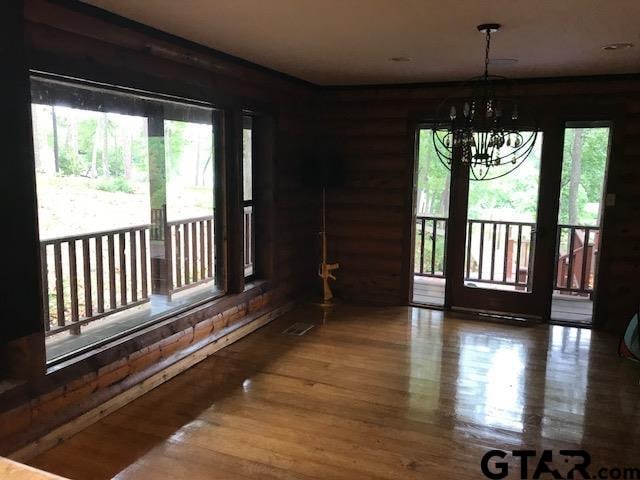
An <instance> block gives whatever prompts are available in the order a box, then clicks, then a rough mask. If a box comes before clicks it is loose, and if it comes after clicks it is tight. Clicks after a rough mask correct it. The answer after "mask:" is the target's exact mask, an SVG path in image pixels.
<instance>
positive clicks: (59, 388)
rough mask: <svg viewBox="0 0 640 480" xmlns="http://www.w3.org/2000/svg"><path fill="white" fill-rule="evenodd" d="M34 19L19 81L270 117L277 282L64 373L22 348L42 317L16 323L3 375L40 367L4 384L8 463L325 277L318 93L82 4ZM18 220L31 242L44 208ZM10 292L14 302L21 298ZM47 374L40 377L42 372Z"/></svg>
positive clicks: (17, 60)
mask: <svg viewBox="0 0 640 480" xmlns="http://www.w3.org/2000/svg"><path fill="white" fill-rule="evenodd" d="M19 3H20V2H15V4H16V5H18V4H19ZM12 4H13V2H12ZM13 13H15V15H14V16H13V18H11V19H10V20H11V21H12V22H13V24H14V25H19V26H20V29H13V30H11V32H10V33H11V35H13V37H12V41H13V42H19V39H20V38H21V36H22V32H20V31H18V30H21V29H22V26H23V25H22V22H21V21H20V19H21V17H22V9H20V10H18V9H16V11H15V12H13ZM8 17H9V16H7V18H8ZM24 17H25V21H24V36H25V39H26V52H27V55H26V60H25V58H24V55H22V56H20V55H17V54H13V56H12V57H11V58H10V60H11V61H12V65H13V66H15V67H16V68H15V71H16V72H20V71H21V70H20V66H21V63H23V64H24V63H26V65H27V66H28V68H30V69H32V70H36V71H44V72H49V73H55V74H60V75H66V76H70V77H75V78H81V79H86V80H93V81H98V82H103V83H107V84H113V85H118V86H124V87H131V88H135V89H139V90H144V91H150V92H157V93H161V94H170V95H176V96H180V97H184V98H188V99H194V100H202V101H206V102H209V103H211V104H213V105H214V106H216V107H218V108H221V109H224V110H225V112H230V113H231V114H232V115H233V116H234V117H233V118H236V119H238V120H239V119H240V116H241V114H242V111H243V110H250V111H255V112H265V113H267V114H268V118H269V120H268V121H267V124H268V128H269V130H270V131H271V132H273V135H272V138H271V139H267V138H262V139H261V140H259V141H258V143H259V144H261V145H262V144H264V143H267V144H268V145H263V146H264V147H265V149H266V150H268V151H270V152H272V156H273V158H272V159H271V162H270V165H271V167H269V166H265V168H264V169H263V168H262V166H260V165H259V166H258V167H257V170H258V171H260V172H263V171H264V172H268V174H267V177H269V178H270V182H269V183H268V184H266V185H265V184H260V188H259V193H258V195H259V196H260V198H263V199H270V200H271V207H270V208H268V209H267V211H266V213H267V216H268V219H265V218H261V219H259V220H258V221H259V222H262V224H263V225H264V226H265V231H267V232H268V233H266V234H265V235H264V239H263V244H264V245H268V247H269V248H268V251H269V258H264V257H262V258H261V259H259V261H260V262H262V263H263V264H264V265H265V268H264V271H268V272H269V278H268V279H267V280H266V281H263V282H257V283H256V286H253V287H251V286H247V287H246V288H245V289H244V290H242V288H240V291H238V289H234V288H232V287H231V286H230V292H231V293H230V294H229V295H227V296H226V297H223V298H222V299H221V300H218V301H215V302H211V303H209V304H205V305H203V306H200V307H197V308H194V309H193V310H191V311H189V312H187V313H185V314H182V315H179V316H178V317H174V318H173V319H171V321H170V322H161V323H160V324H158V325H156V326H155V327H154V328H152V329H150V330H149V331H143V332H142V334H140V335H139V336H138V337H136V338H132V339H129V340H128V341H123V342H120V343H118V344H116V345H113V346H107V348H106V349H101V351H99V352H97V355H94V356H89V357H87V358H84V359H82V360H81V361H76V362H75V363H70V364H69V365H63V368H58V367H56V369H55V371H49V372H48V373H46V372H45V368H44V358H43V353H42V352H41V351H38V352H36V351H34V350H30V349H29V348H28V345H29V343H26V342H23V341H22V339H23V338H28V341H29V342H30V344H31V345H32V346H36V347H39V348H40V350H42V348H43V346H44V336H43V327H42V320H41V318H40V315H38V314H37V313H36V312H33V311H27V310H26V309H23V311H22V313H23V314H24V316H25V317H26V316H28V317H29V318H26V319H25V321H24V323H23V324H16V325H18V326H21V328H13V327H12V328H10V329H8V330H7V332H6V335H5V332H4V330H3V337H5V338H3V340H5V339H6V340H9V341H10V343H12V344H14V345H15V344H17V345H19V346H18V348H14V350H17V351H18V355H17V356H16V355H15V354H14V355H12V358H9V359H4V358H3V362H6V363H3V366H7V365H10V364H16V365H17V364H19V363H20V362H21V360H23V361H26V362H27V363H31V364H33V365H35V368H34V369H33V370H31V371H29V372H16V371H13V372H11V373H13V374H17V375H18V376H20V377H21V378H23V379H24V378H27V379H28V380H27V381H18V382H16V383H15V385H13V384H8V385H7V384H6V383H0V387H1V388H0V432H1V433H0V455H6V454H9V453H10V452H14V451H16V450H17V449H20V448H22V447H24V446H25V445H28V444H29V443H30V442H33V441H34V440H36V439H38V438H41V437H42V436H43V435H46V434H47V433H48V432H50V431H52V430H53V429H55V428H57V427H60V426H62V425H64V424H66V423H68V422H72V423H73V421H74V419H76V418H78V417H79V416H80V415H82V414H84V413H85V412H90V411H92V409H96V408H97V407H98V406H100V405H102V404H104V403H105V402H109V401H110V400H113V399H114V398H116V397H117V396H118V395H121V394H122V393H123V392H126V391H127V390H128V389H135V388H143V387H141V386H144V385H145V384H146V385H149V384H150V383H149V382H151V384H154V383H153V382H156V383H157V382H162V381H164V380H165V379H166V378H170V376H171V375H169V376H167V375H165V374H164V373H163V370H165V369H166V370H167V371H170V370H169V369H171V368H172V365H180V364H181V363H180V362H182V364H183V365H188V364H189V362H192V361H194V359H196V360H197V359H202V358H204V356H203V355H206V354H207V353H206V352H209V353H211V352H212V351H214V350H212V349H215V348H219V346H220V345H222V344H224V343H225V342H228V341H231V340H230V339H235V338H238V336H239V335H244V334H247V333H249V332H250V331H251V330H252V329H254V328H257V327H258V326H259V325H261V324H263V323H264V322H265V321H268V320H269V319H270V318H273V315H275V314H277V313H278V312H282V311H284V310H286V308H288V305H290V304H291V301H292V300H293V299H295V298H297V296H298V294H299V293H300V292H301V291H304V290H306V289H307V287H308V285H309V280H313V278H314V272H315V265H314V264H315V260H314V259H313V258H312V257H311V256H309V254H308V251H307V249H308V246H309V245H313V244H314V242H316V232H317V225H316V221H317V218H318V216H317V215H316V214H314V213H313V212H314V209H317V202H316V201H315V199H313V198H311V196H310V195H309V194H308V193H307V191H306V189H305V188H304V187H303V186H302V184H301V181H300V175H299V171H300V161H301V159H302V157H303V147H304V145H305V137H306V130H305V129H306V127H307V125H308V124H309V122H308V121H307V116H308V114H309V109H308V103H309V100H310V96H311V95H312V93H313V90H312V88H311V87H310V86H309V85H308V84H306V83H305V82H302V81H300V80H296V79H293V78H289V77H287V76H286V75H282V74H279V73H277V72H273V71H270V70H268V69H265V68H262V67H258V66H256V65H252V64H249V63H248V62H244V61H242V60H239V59H234V58H231V57H230V56H228V55H224V54H220V53H218V52H215V51H212V50H210V49H207V48H204V47H201V46H199V45H195V44H192V43H190V42H187V41H184V40H182V39H178V38H175V37H172V36H170V35H168V34H165V33H163V32H158V31H155V30H153V29H150V28H147V27H144V26H141V25H138V24H135V23H134V22H129V21H128V20H126V19H122V18H120V17H116V16H112V15H110V14H106V12H102V11H98V10H97V9H93V7H89V6H84V5H82V4H79V3H76V2H62V1H54V2H50V1H46V0H26V1H25V5H24ZM8 21H9V20H8ZM7 32H9V31H8V30H7ZM6 43H7V44H9V43H11V42H6ZM17 51H19V49H17ZM19 53H21V54H22V53H24V52H21V51H20V52H19ZM5 83H6V87H7V88H5V89H3V92H7V96H8V98H10V99H11V100H13V99H14V98H17V99H18V100H19V101H18V102H15V103H16V112H17V113H20V112H23V113H24V112H25V110H26V109H28V93H27V92H28V80H27V78H26V75H24V76H20V78H18V79H17V80H16V79H14V78H11V82H9V80H7V79H6V78H5ZM3 86H4V84H3ZM9 87H11V88H9ZM15 92H19V93H18V94H17V95H16V93H15ZM23 100H24V102H23V103H24V105H23V104H22V103H21V102H22V101H23ZM25 106H26V108H25ZM24 116H25V122H22V123H17V125H19V126H20V127H19V128H22V130H26V131H29V123H28V122H29V119H28V115H26V114H25V115H24ZM14 118H21V117H19V116H18V117H14ZM14 138H15V137H14ZM12 141H14V139H12ZM30 142H31V139H30V138H28V139H26V141H25V142H21V143H16V145H18V149H20V148H23V149H25V151H24V152H22V151H20V152H18V153H19V154H20V155H21V157H20V158H23V159H24V162H14V163H16V164H17V165H22V166H23V167H24V168H21V169H17V171H16V173H15V175H13V176H12V180H11V181H12V184H13V185H17V186H21V188H22V187H24V188H25V189H26V190H27V192H28V195H27V194H25V193H24V192H22V191H20V192H18V191H16V192H13V194H15V196H14V197H12V201H11V203H16V198H20V199H23V198H24V197H27V198H33V192H34V191H35V185H34V183H33V182H34V176H33V175H34V172H33V157H32V155H33V153H32V152H31V154H29V149H30V147H29V144H30ZM27 167H28V168H27ZM270 169H271V170H270ZM18 170H19V171H18ZM13 213H14V216H15V217H16V222H18V221H19V222H22V223H24V224H26V225H24V228H23V229H22V230H24V231H28V232H30V234H33V233H34V232H37V219H36V218H35V215H34V211H33V209H29V208H26V206H25V208H23V209H15V210H13ZM17 234H19V230H16V235H17ZM25 235H26V234H25ZM32 236H33V235H32ZM23 238H24V236H23ZM14 244H15V247H14V249H13V251H12V255H13V258H16V259H20V258H24V259H26V261H24V262H21V264H22V265H23V267H24V266H25V265H26V266H29V263H28V262H29V261H30V260H32V259H33V260H35V259H37V258H38V254H37V246H36V247H35V248H34V242H32V241H27V242H24V241H23V242H14ZM36 268H37V267H36ZM34 273H35V269H34ZM14 277H15V278H17V277H16V276H14ZM26 280H28V279H26ZM33 280H34V281H33V282H32V284H31V285H33V286H34V287H33V288H29V289H25V283H22V284H21V285H19V287H11V288H13V290H16V292H17V291H18V290H20V291H23V290H28V292H30V293H28V294H27V293H24V295H23V296H25V297H26V296H29V297H30V299H29V300H27V299H26V298H25V299H24V302H26V304H27V305H29V306H33V307H34V309H37V308H36V307H37V305H39V304H40V302H39V301H37V299H36V298H35V297H36V296H37V294H36V293H34V292H37V291H38V290H39V289H38V288H36V287H35V285H37V284H38V280H37V279H36V278H33ZM241 283H242V281H241ZM16 285H18V284H16ZM241 287H242V285H241ZM10 291H11V290H7V291H6V292H5V293H7V294H8V295H11V294H10ZM17 298H18V301H17V302H15V301H14V300H11V305H17V304H20V301H21V300H20V299H21V298H22V296H18V297H17ZM274 312H275V313H274ZM14 317H15V318H16V319H17V318H18V317H17V316H14ZM5 318H6V317H5ZM27 320H29V321H28V322H27ZM5 326H9V324H8V323H7V322H6V321H5V322H3V328H4V327H5ZM22 326H25V328H22ZM216 344H217V345H218V346H216ZM2 350H4V348H3V349H2ZM8 350H9V349H7V351H8ZM198 351H201V352H205V353H204V354H203V353H197V352H198ZM36 353H37V355H36ZM185 362H186V363H185ZM38 365H41V368H37V366H38ZM173 368H174V374H175V373H177V372H178V370H179V369H178V370H176V368H177V367H173ZM5 375H6V372H5ZM154 376H155V377H154ZM154 378H155V380H154ZM143 389H144V388H143ZM91 415H93V414H91ZM54 441H55V440H54Z"/></svg>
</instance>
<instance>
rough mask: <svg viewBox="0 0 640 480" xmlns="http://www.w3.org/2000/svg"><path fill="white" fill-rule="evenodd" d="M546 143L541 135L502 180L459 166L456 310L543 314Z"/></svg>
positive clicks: (454, 232) (454, 227)
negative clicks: (539, 283) (539, 273)
mask: <svg viewBox="0 0 640 480" xmlns="http://www.w3.org/2000/svg"><path fill="white" fill-rule="evenodd" d="M543 139H544V133H543V132H539V133H538V135H537V137H536V141H535V144H534V146H533V149H532V151H531V153H530V155H529V156H528V157H527V158H526V160H524V161H523V162H522V163H521V164H520V165H519V167H518V168H516V169H515V170H514V171H512V172H511V173H509V174H507V175H505V176H503V177H500V178H495V179H493V180H474V179H472V178H470V175H469V172H468V169H464V168H463V167H462V166H458V171H457V172H456V171H455V168H454V176H455V177H456V178H455V179H454V184H455V186H454V187H453V190H452V191H453V194H452V214H451V216H452V219H451V222H450V224H451V230H450V235H451V236H452V237H454V238H451V239H450V242H449V244H448V247H449V251H450V252H454V251H455V252H456V254H455V257H454V258H452V259H451V264H450V265H449V268H450V277H449V283H450V288H449V289H448V293H449V295H448V298H447V300H448V302H447V303H448V304H449V305H450V306H451V307H452V308H456V309H463V310H473V311H480V312H486V313H490V314H501V315H509V316H518V317H535V318H542V317H543V316H544V308H543V305H544V302H542V301H541V298H542V297H541V295H542V291H541V289H536V288H535V284H536V270H537V269H536V265H537V262H536V251H537V249H538V246H539V245H538V244H539V242H540V241H541V240H542V241H547V240H548V238H546V237H545V238H544V239H541V238H540V236H539V235H538V217H539V215H538V213H539V210H540V209H539V201H540V194H541V191H542V189H541V188H540V186H541V171H542V170H541V169H542V154H543V152H542V150H543V148H542V146H543ZM455 166H456V165H454V167H455ZM453 217H455V218H453ZM451 255H452V256H453V253H452V254H451Z"/></svg>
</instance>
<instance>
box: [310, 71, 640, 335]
mask: <svg viewBox="0 0 640 480" xmlns="http://www.w3.org/2000/svg"><path fill="white" fill-rule="evenodd" d="M456 92H458V93H459V88H458V87H455V88H453V87H452V86H451V85H421V86H410V85H407V86H396V87H394V86H381V87H343V88H339V87H336V88H324V89H322V90H321V91H320V92H319V93H318V97H317V99H316V100H317V112H318V116H317V118H316V121H317V122H318V123H317V125H316V127H315V131H316V132H318V135H319V141H320V142H323V141H324V142H328V143H331V144H332V145H333V148H334V149H335V150H336V151H338V152H340V155H341V158H342V160H343V162H344V171H345V178H344V186H343V187H342V188H340V189H338V190H336V191H335V192H333V193H332V194H330V195H329V204H328V213H327V216H328V225H329V227H328V228H329V246H330V247H329V249H330V257H331V258H330V260H331V261H335V262H339V263H340V270H339V271H338V280H337V282H336V283H335V290H336V294H337V295H338V296H340V297H342V298H344V299H348V300H350V301H357V302H362V303H365V302H366V303H378V304H387V305H398V304H407V303H408V302H409V301H410V290H409V288H410V283H409V278H410V272H409V259H410V256H411V252H410V249H411V232H412V225H411V222H412V220H411V215H412V212H411V211H412V182H413V169H414V150H413V149H414V137H413V134H414V132H413V125H414V123H415V121H418V120H428V119H429V115H431V114H432V113H431V112H433V111H434V110H435V109H436V107H437V106H438V104H439V103H440V102H441V101H442V100H443V99H445V98H447V97H448V96H450V95H454V94H455V93H456ZM513 94H514V95H517V96H519V97H521V99H522V101H524V102H527V103H529V104H531V105H536V106H537V107H538V108H539V109H540V111H541V112H542V113H543V114H544V111H545V108H546V109H547V113H546V114H547V115H549V114H550V115H553V114H554V113H553V112H552V110H554V109H555V110H557V111H558V112H559V113H558V115H563V114H564V112H563V110H562V104H564V103H568V104H571V105H574V106H575V105H578V106H579V108H578V110H581V111H584V115H585V117H584V118H588V114H589V112H591V111H602V110H608V111H612V112H614V115H615V116H616V120H617V121H618V122H617V126H616V128H615V132H614V144H613V146H612V152H611V158H610V165H609V178H608V187H607V189H608V190H607V191H608V192H611V193H615V194H616V196H617V198H616V206H615V207H613V208H607V209H606V213H605V220H604V230H603V237H602V238H603V250H602V252H601V253H602V254H601V260H600V272H599V280H600V282H599V283H600V285H599V293H598V295H599V302H598V303H599V307H600V312H596V314H597V315H598V317H599V318H600V319H602V320H604V321H603V322H602V325H598V326H602V327H604V328H608V329H611V330H613V331H616V332H620V331H621V330H622V328H624V325H626V322H627V321H628V320H629V319H630V318H631V316H632V315H633V313H634V312H635V311H637V308H638V302H639V301H640V292H639V289H638V287H637V279H638V278H639V276H640V216H639V215H638V207H639V206H640V148H639V147H638V143H637V142H638V140H640V81H639V80H638V78H637V77H610V78H606V77H603V78H594V79H557V80H543V81H522V82H518V83H517V84H516V86H515V90H513Z"/></svg>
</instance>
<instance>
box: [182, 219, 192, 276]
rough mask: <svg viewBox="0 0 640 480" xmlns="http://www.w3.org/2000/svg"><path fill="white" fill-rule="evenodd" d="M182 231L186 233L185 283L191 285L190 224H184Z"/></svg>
mask: <svg viewBox="0 0 640 480" xmlns="http://www.w3.org/2000/svg"><path fill="white" fill-rule="evenodd" d="M182 233H183V235H184V238H183V240H184V242H183V244H184V284H185V285H189V284H190V283H191V275H189V263H190V262H189V245H190V243H189V224H188V223H183V224H182Z"/></svg>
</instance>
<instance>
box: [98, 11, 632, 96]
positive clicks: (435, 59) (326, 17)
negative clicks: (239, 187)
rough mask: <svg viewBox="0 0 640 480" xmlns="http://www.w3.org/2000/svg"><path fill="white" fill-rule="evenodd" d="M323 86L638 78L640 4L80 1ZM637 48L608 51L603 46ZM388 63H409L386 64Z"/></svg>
mask: <svg viewBox="0 0 640 480" xmlns="http://www.w3.org/2000/svg"><path fill="white" fill-rule="evenodd" d="M85 2H86V3H90V4H92V5H95V6H98V7H101V8H103V9H105V10H109V11H111V12H114V13H117V14H119V15H122V16H124V17H127V18H130V19H133V20H136V21H138V22H141V23H144V24H146V25H149V26H152V27H155V28H157V29H160V30H164V31H166V32H169V33H172V34H174V35H178V36H180V37H183V38H186V39H188V40H192V41H194V42H197V43H200V44H203V45H206V46H208V47H211V48H214V49H216V50H220V51H223V52H226V53H229V54H232V55H235V56H237V57H241V58H243V59H246V60H249V61H251V62H254V63H257V64H260V65H263V66H265V67H269V68H272V69H274V70H278V71H280V72H284V73H287V74H289V75H293V76H295V77H298V78H301V79H304V80H307V81H309V82H312V83H315V84H319V85H350V84H379V83H412V82H434V81H449V80H464V79H467V78H469V77H472V76H475V75H479V74H480V73H482V69H483V55H484V39H483V36H482V35H481V34H480V33H478V31H477V30H476V25H477V24H479V23H485V22H497V23H501V24H502V25H503V28H502V29H501V30H500V32H498V33H496V34H495V35H494V36H493V40H492V57H494V58H502V59H505V58H511V59H517V60H518V61H517V62H515V63H510V64H505V62H501V63H502V64H500V63H497V64H496V65H494V66H493V67H492V68H491V73H495V74H501V75H507V76H509V77H514V78H515V77H519V78H527V77H529V78H531V77H556V76H574V75H599V74H620V73H640V24H639V23H638V19H639V18H640V1H638V0H449V1H441V0H438V1H435V0H266V1H265V0H180V1H175V0H144V1H130V0H85ZM618 42H631V43H634V44H635V47H633V48H628V49H622V50H615V51H604V50H602V46H603V45H605V44H610V43H618ZM392 57H409V58H410V59H411V61H409V62H394V61H391V60H390V59H391V58H392Z"/></svg>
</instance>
